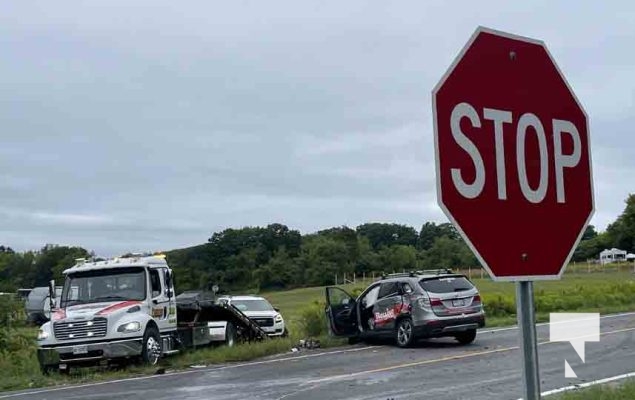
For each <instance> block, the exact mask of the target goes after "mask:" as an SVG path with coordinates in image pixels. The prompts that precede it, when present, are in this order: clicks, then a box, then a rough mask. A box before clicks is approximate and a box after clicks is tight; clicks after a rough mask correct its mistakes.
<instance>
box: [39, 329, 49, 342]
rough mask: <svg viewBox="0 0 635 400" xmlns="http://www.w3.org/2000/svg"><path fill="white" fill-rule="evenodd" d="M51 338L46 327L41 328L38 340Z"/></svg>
mask: <svg viewBox="0 0 635 400" xmlns="http://www.w3.org/2000/svg"><path fill="white" fill-rule="evenodd" d="M48 338H49V333H48V332H47V331H45V330H44V329H40V330H39V331H38V333H37V340H46V339H48Z"/></svg>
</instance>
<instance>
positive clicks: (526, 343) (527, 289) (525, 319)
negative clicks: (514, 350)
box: [516, 281, 540, 400]
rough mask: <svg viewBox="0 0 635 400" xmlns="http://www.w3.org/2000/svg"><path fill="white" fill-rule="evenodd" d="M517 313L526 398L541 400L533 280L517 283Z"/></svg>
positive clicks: (528, 399)
mask: <svg viewBox="0 0 635 400" xmlns="http://www.w3.org/2000/svg"><path fill="white" fill-rule="evenodd" d="M516 314H517V315H518V329H519V330H520V349H521V351H522V355H523V383H524V385H523V386H524V389H525V397H524V400H539V399H540V375H539V373H538V343H537V341H536V317H535V313H534V285H533V282H531V281H521V282H517V283H516Z"/></svg>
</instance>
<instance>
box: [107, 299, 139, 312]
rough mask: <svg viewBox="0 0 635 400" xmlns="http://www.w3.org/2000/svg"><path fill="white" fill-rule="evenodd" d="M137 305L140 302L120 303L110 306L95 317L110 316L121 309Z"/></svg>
mask: <svg viewBox="0 0 635 400" xmlns="http://www.w3.org/2000/svg"><path fill="white" fill-rule="evenodd" d="M137 304H141V302H140V301H137V300H128V301H122V302H121V303H117V304H113V305H111V306H108V307H106V308H104V309H103V310H101V311H100V312H98V313H97V314H96V315H106V314H110V313H111V312H113V311H117V310H121V309H122V308H126V307H130V306H135V305H137Z"/></svg>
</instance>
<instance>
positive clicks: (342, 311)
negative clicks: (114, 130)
mask: <svg viewBox="0 0 635 400" xmlns="http://www.w3.org/2000/svg"><path fill="white" fill-rule="evenodd" d="M325 311H326V317H327V318H328V321H329V325H330V328H331V333H332V334H333V335H335V336H343V337H353V336H357V334H358V329H357V307H356V303H355V299H354V298H353V297H352V296H351V295H350V294H348V293H346V292H345V291H344V290H342V289H340V288H337V287H332V286H330V287H327V288H326V310H325Z"/></svg>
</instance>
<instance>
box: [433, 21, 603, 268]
mask: <svg viewBox="0 0 635 400" xmlns="http://www.w3.org/2000/svg"><path fill="white" fill-rule="evenodd" d="M432 104H433V106H432V107H433V112H434V135H435V151H436V166H437V197H438V201H439V205H440V206H441V208H443V211H444V212H445V214H446V215H447V216H448V218H450V220H451V221H452V223H453V224H454V226H455V227H456V228H457V229H458V230H459V232H460V233H461V235H462V236H463V238H464V239H465V240H466V242H467V243H468V244H469V246H470V247H471V249H472V251H474V253H475V254H476V255H477V257H478V259H479V261H480V262H481V263H482V264H483V266H484V267H485V268H486V269H487V270H488V272H489V274H490V275H491V276H492V278H493V279H496V280H535V279H558V278H560V276H561V275H562V272H563V271H564V269H565V266H566V264H567V263H568V262H569V259H570V258H571V255H572V253H573V250H574V249H575V246H576V245H577V243H578V242H579V240H580V238H581V237H582V234H583V233H584V230H585V228H586V226H587V224H588V222H589V220H590V219H591V216H592V215H593V178H592V174H591V154H590V150H589V130H588V124H587V116H586V113H585V111H584V110H583V109H582V106H581V105H580V103H579V102H578V100H577V98H576V97H575V95H574V94H573V92H572V90H571V88H570V87H569V85H568V84H567V82H566V80H565V79H564V76H563V75H562V73H561V72H560V70H559V69H558V67H557V65H556V63H555V62H554V60H553V58H552V57H551V55H550V54H549V52H548V51H547V48H546V46H545V45H544V43H543V42H541V41H537V40H533V39H528V38H523V37H518V36H514V35H510V34H506V33H502V32H498V31H493V30H490V29H487V28H478V29H477V30H476V32H475V33H474V35H472V37H471V39H470V40H469V42H468V43H467V44H466V45H465V47H464V48H463V50H462V51H461V53H460V54H459V55H458V57H457V58H456V60H455V61H454V63H453V64H452V66H451V67H450V68H449V69H448V71H447V72H446V74H445V75H444V76H443V78H442V79H441V81H440V82H439V84H438V85H437V86H436V87H435V89H434V91H433V93H432Z"/></svg>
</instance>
